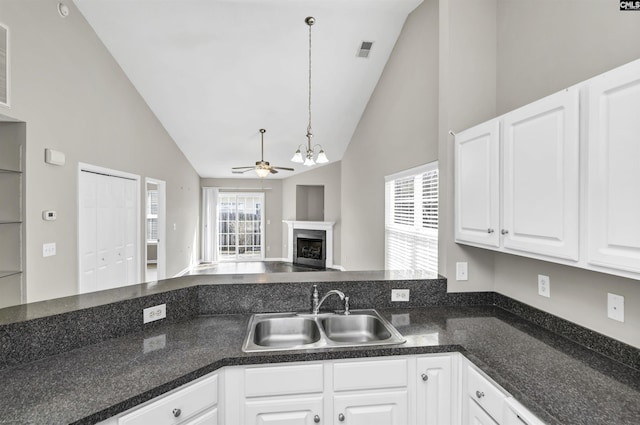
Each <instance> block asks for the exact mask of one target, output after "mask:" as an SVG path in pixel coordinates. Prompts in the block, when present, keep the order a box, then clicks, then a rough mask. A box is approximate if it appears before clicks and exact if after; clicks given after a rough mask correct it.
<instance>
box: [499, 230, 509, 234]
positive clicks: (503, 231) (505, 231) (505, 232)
mask: <svg viewBox="0 0 640 425" xmlns="http://www.w3.org/2000/svg"><path fill="white" fill-rule="evenodd" d="M500 233H502V234H503V235H508V234H509V231H508V230H507V229H502V230H501V231H500Z"/></svg>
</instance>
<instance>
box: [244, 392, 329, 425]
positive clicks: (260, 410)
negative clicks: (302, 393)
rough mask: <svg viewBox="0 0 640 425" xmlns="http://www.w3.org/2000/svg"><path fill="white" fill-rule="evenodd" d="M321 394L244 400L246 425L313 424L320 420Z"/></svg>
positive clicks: (320, 421)
mask: <svg viewBox="0 0 640 425" xmlns="http://www.w3.org/2000/svg"><path fill="white" fill-rule="evenodd" d="M322 405H323V403H322V396H321V395H316V396H310V397H294V396H291V397H277V398H268V399H266V398H265V399H262V398H258V399H251V400H247V401H246V402H245V406H244V416H245V418H244V422H243V424H246V425H267V424H270V425H314V424H316V423H323V422H322V418H321V417H322Z"/></svg>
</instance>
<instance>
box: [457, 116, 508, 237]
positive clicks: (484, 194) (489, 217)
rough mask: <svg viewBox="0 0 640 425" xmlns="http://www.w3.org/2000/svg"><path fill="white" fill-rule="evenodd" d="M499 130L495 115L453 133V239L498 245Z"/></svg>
mask: <svg viewBox="0 0 640 425" xmlns="http://www.w3.org/2000/svg"><path fill="white" fill-rule="evenodd" d="M499 132H500V122H499V120H498V119H495V120H491V121H488V122H486V123H483V124H480V125H477V126H475V127H473V128H470V129H468V130H465V131H463V132H461V133H459V134H457V135H456V139H455V158H456V167H455V203H456V208H455V238H456V242H468V243H472V244H475V245H479V246H487V247H495V248H497V247H498V246H500V239H499V230H500V222H499V220H500V203H499V202H500V196H499V191H500V176H499V171H500V163H499V158H500V138H499Z"/></svg>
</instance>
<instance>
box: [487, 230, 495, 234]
mask: <svg viewBox="0 0 640 425" xmlns="http://www.w3.org/2000/svg"><path fill="white" fill-rule="evenodd" d="M494 231H495V230H493V229H487V233H488V234H492V233H493V232H494Z"/></svg>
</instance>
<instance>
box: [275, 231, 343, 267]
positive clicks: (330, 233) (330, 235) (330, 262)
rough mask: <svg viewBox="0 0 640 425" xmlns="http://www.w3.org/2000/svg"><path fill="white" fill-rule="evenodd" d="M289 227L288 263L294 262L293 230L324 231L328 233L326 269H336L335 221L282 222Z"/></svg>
mask: <svg viewBox="0 0 640 425" xmlns="http://www.w3.org/2000/svg"><path fill="white" fill-rule="evenodd" d="M282 222H283V223H286V225H287V227H288V230H289V232H288V239H287V262H289V263H292V262H293V230H294V229H304V230H324V231H325V232H326V237H327V240H326V247H327V252H326V256H325V258H326V260H325V263H326V264H325V267H326V268H329V269H333V268H335V265H334V264H333V226H334V225H335V224H336V222H335V221H296V220H282Z"/></svg>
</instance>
